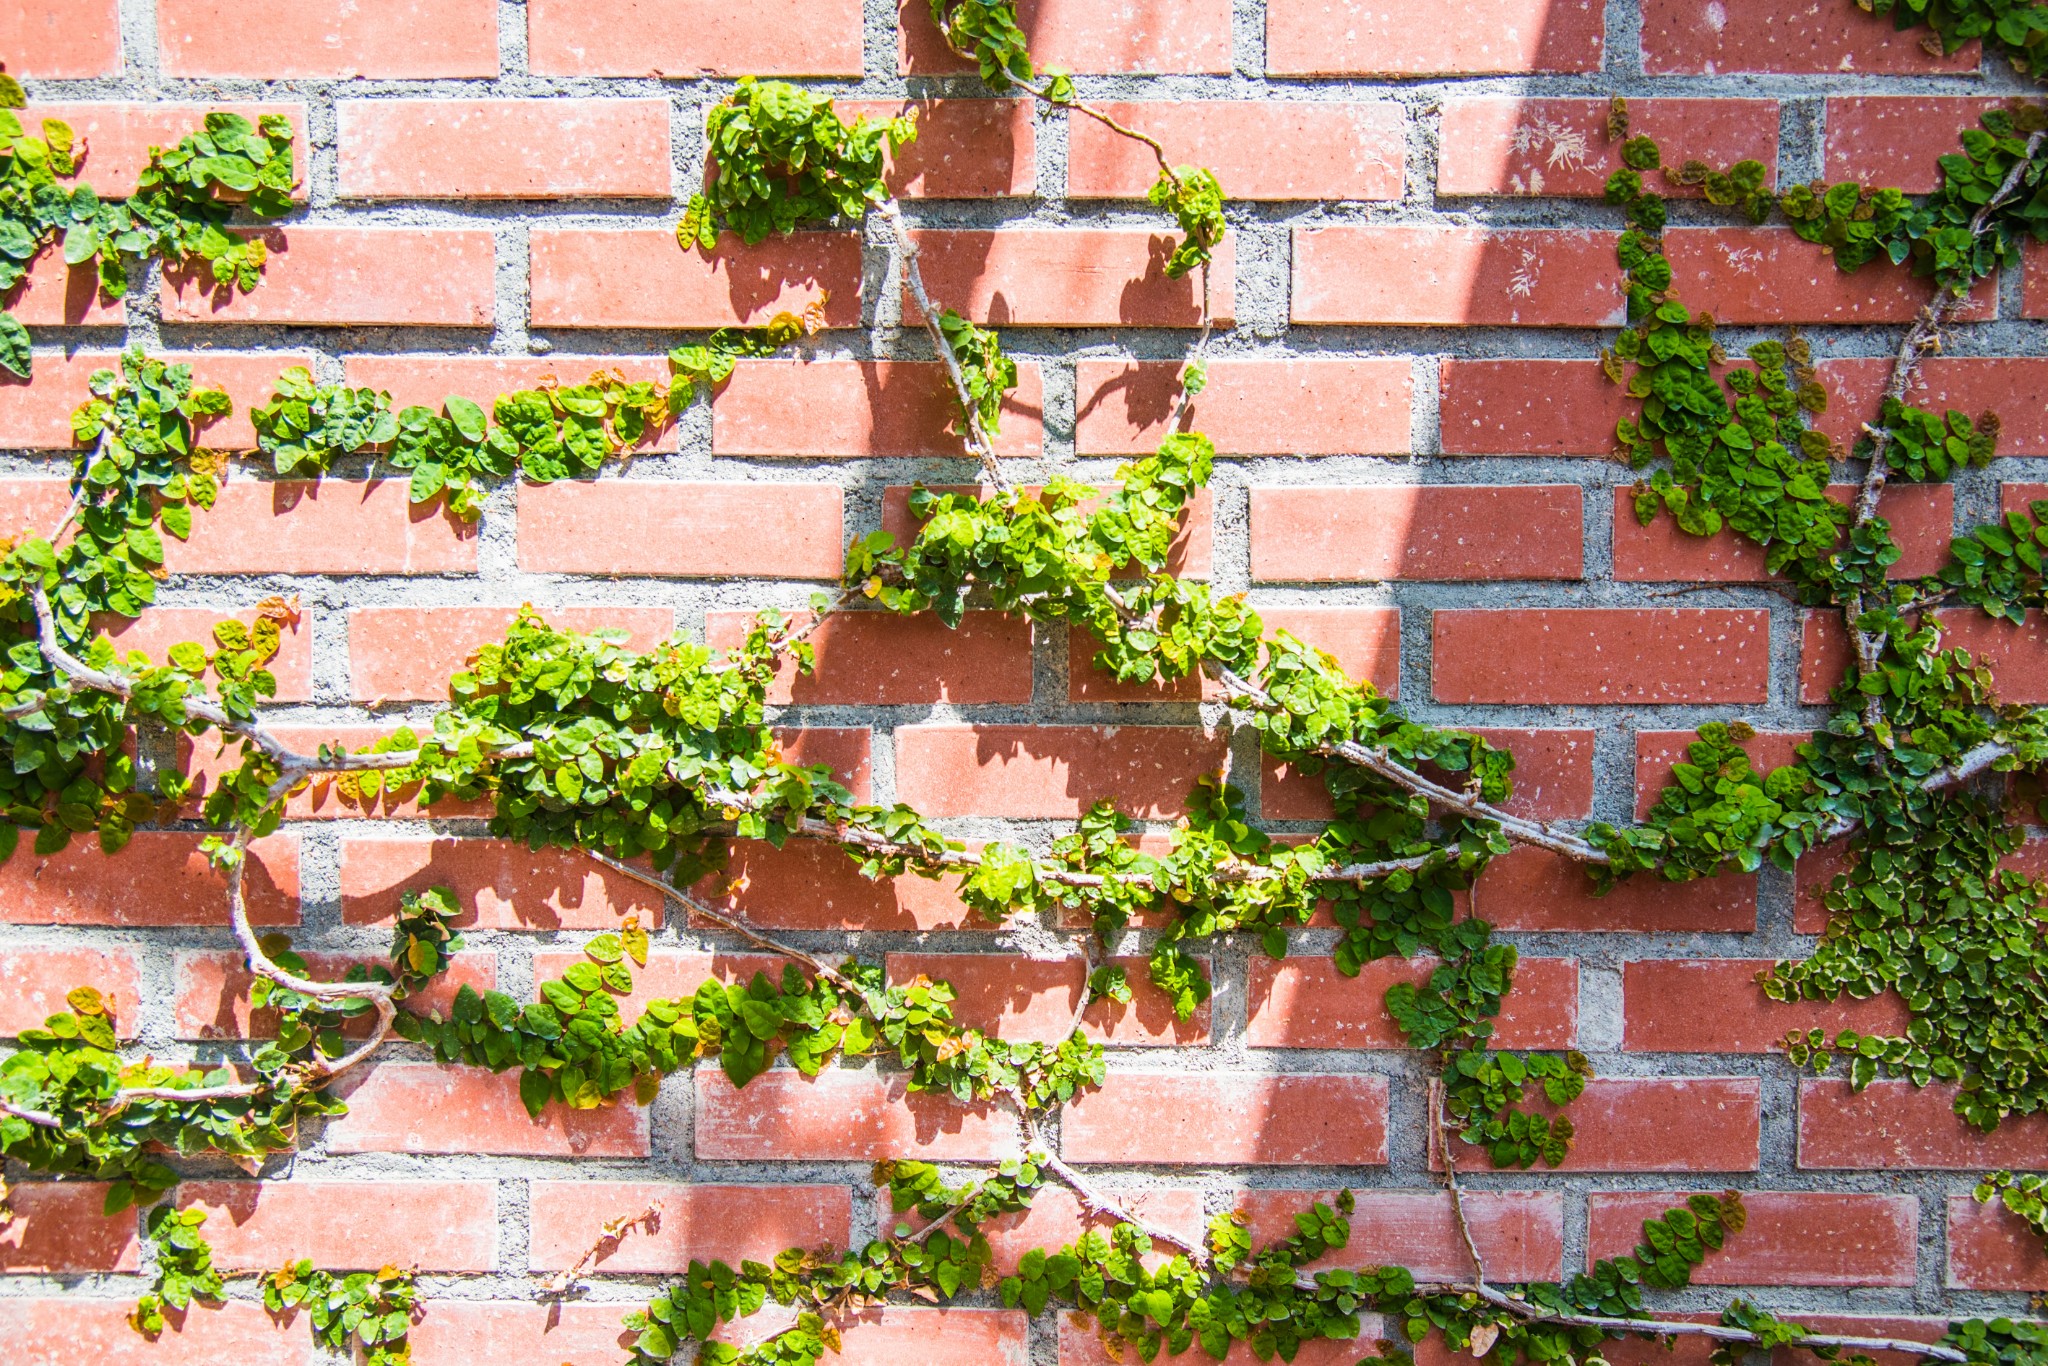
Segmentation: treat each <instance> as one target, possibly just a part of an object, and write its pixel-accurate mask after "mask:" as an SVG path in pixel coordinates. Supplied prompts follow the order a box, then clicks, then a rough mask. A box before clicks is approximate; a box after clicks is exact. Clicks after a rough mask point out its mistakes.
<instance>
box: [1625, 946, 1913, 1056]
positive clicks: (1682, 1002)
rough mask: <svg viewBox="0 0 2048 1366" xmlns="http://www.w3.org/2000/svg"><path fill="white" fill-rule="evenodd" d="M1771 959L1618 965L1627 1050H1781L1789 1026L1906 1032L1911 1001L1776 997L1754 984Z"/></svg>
mask: <svg viewBox="0 0 2048 1366" xmlns="http://www.w3.org/2000/svg"><path fill="white" fill-rule="evenodd" d="M1771 963H1772V960H1771V959H1767V958H1713V959H1704V960H1692V961H1688V960H1665V959H1645V960H1642V961H1639V962H1633V963H1624V964H1622V968H1621V983H1622V985H1621V991H1622V1012H1623V1021H1624V1023H1623V1031H1624V1033H1623V1040H1624V1042H1623V1044H1622V1046H1623V1047H1624V1048H1629V1049H1634V1050H1636V1051H1638V1052H1644V1053H1776V1052H1778V1051H1780V1050H1781V1049H1782V1048H1783V1047H1784V1040H1785V1035H1786V1033H1787V1032H1788V1031H1793V1030H1797V1031H1798V1032H1800V1033H1802V1034H1803V1033H1805V1032H1806V1031H1807V1030H1809V1029H1821V1030H1825V1031H1827V1033H1828V1034H1829V1035H1830V1036H1832V1035H1833V1034H1835V1033H1836V1032H1838V1031H1840V1030H1844V1029H1853V1030H1855V1031H1856V1032H1857V1033H1859V1034H1879V1035H1885V1036H1887V1037H1889V1036H1892V1035H1899V1034H1904V1033H1905V1032H1906V1025H1907V1024H1908V1023H1909V1022H1910V1017H1909V1016H1908V1015H1907V1013H1906V1003H1905V1002H1904V1001H1901V1000H1900V999H1899V998H1898V997H1897V996H1894V995H1893V994H1892V993H1890V992H1886V993H1885V994H1884V995H1882V996H1874V997H1872V998H1870V999H1869V1000H1864V1001H1857V1000H1849V999H1846V998H1845V999H1843V1000H1840V1001H1787V1002H1778V1001H1773V1000H1771V999H1770V998H1769V997H1767V996H1765V995H1764V991H1763V988H1762V987H1761V986H1759V985H1758V984H1757V980H1756V979H1757V974H1758V973H1760V972H1762V971H1764V970H1765V969H1766V968H1768V967H1770V966H1771Z"/></svg>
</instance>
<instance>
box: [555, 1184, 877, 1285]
mask: <svg viewBox="0 0 2048 1366" xmlns="http://www.w3.org/2000/svg"><path fill="white" fill-rule="evenodd" d="M657 1202H658V1203H659V1204H660V1206H661V1208H660V1211H659V1213H658V1214H657V1215H656V1217H655V1219H654V1220H653V1221H652V1224H653V1226H652V1227H651V1228H650V1227H649V1225H648V1224H647V1223H639V1224H635V1225H634V1226H633V1228H632V1230H631V1231H630V1232H628V1233H627V1234H625V1235H624V1236H623V1237H621V1238H619V1239H618V1240H616V1241H615V1242H609V1243H608V1244H607V1250H606V1251H605V1252H604V1253H602V1254H601V1255H599V1256H598V1258H597V1259H596V1260H595V1261H593V1262H592V1263H591V1264H590V1269H591V1271H592V1272H593V1273H596V1274H599V1275H618V1274H621V1273H627V1272H656V1273H661V1272H669V1273H673V1272H680V1271H686V1270H688V1269H689V1266H690V1263H691V1262H692V1261H693V1260H694V1261H702V1262H709V1261H712V1260H714V1259H715V1260H718V1261H722V1262H725V1263H726V1264H728V1265H731V1266H737V1265H739V1263H740V1262H741V1261H742V1260H752V1261H757V1262H768V1261H773V1260H774V1258H775V1255H776V1254H777V1253H779V1252H782V1251H784V1250H785V1249H787V1248H792V1247H816V1246H817V1245H818V1244H819V1243H821V1242H822V1243H826V1244H829V1245H831V1246H833V1247H845V1246H846V1245H847V1244H848V1242H849V1241H851V1237H852V1233H851V1229H852V1221H853V1200H852V1196H851V1193H850V1192H848V1190H847V1189H846V1187H844V1186H706V1185H694V1184H686V1183H683V1182H679V1181H591V1180H584V1181H536V1182H534V1183H533V1211H532V1220H533V1233H532V1237H531V1239H530V1253H529V1262H528V1264H529V1266H530V1267H531V1268H532V1269H533V1270H535V1271H561V1270H566V1269H567V1268H569V1267H571V1266H574V1265H575V1264H576V1261H577V1259H578V1258H580V1257H582V1256H583V1254H584V1253H585V1252H586V1251H588V1250H589V1249H590V1248H591V1247H593V1246H595V1245H597V1244H598V1242H599V1239H600V1238H602V1237H603V1234H604V1228H603V1226H604V1225H605V1224H607V1223H609V1222H611V1221H612V1220H614V1219H623V1218H630V1217H632V1216H634V1215H636V1214H639V1213H640V1212H641V1211H642V1210H645V1209H646V1208H647V1207H648V1206H649V1205H651V1204H655V1203H657Z"/></svg>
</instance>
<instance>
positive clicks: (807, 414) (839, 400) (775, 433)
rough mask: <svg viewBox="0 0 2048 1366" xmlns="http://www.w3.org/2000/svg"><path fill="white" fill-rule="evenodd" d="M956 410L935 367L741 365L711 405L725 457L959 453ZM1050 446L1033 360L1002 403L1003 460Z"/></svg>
mask: <svg viewBox="0 0 2048 1366" xmlns="http://www.w3.org/2000/svg"><path fill="white" fill-rule="evenodd" d="M958 412H959V406H958V404H957V403H956V402H955V400H954V398H953V387H952V384H951V383H950V382H949V381H948V380H947V378H946V369H945V367H944V366H943V365H940V364H939V363H937V362H936V361H930V362H925V361H886V360H885V361H847V360H814V361H785V360H743V361H741V362H740V363H739V364H738V365H736V366H734V367H733V372H732V378H731V379H729V380H727V381H726V383H725V386H724V387H723V388H721V389H720V390H719V391H718V397H717V401H716V402H714V403H713V404H712V405H711V447H712V449H713V450H714V451H715V452H717V453H718V454H719V455H768V456H794V457H798V458H801V459H804V460H817V459H821V458H829V457H833V456H859V457H870V456H953V457H957V456H959V455H960V454H961V452H962V450H963V449H964V448H963V447H962V445H961V439H960V437H959V436H958V435H957V434H956V433H953V432H950V431H948V430H947V427H948V424H950V423H951V422H952V421H953V419H954V417H955V415H956V414H957V413H958ZM1044 440H1045V386H1044V377H1043V373H1042V372H1041V370H1040V369H1039V366H1038V364H1037V363H1036V362H1034V361H1023V362H1020V363H1019V364H1018V366H1017V388H1016V390H1015V391H1014V392H1012V393H1011V394H1010V396H1009V397H1008V398H1006V399H1005V400H1004V401H1003V411H1002V417H1001V419H1000V420H999V421H998V423H997V427H996V432H995V447H996V453H997V454H998V455H1006V456H1007V455H1015V456H1035V455H1037V454H1038V452H1039V449H1040V447H1041V446H1042V445H1043V444H1044Z"/></svg>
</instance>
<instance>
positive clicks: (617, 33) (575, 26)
mask: <svg viewBox="0 0 2048 1366" xmlns="http://www.w3.org/2000/svg"><path fill="white" fill-rule="evenodd" d="M526 22H527V40H526V41H527V48H528V51H529V52H530V53H531V60H532V63H533V70H534V74H535V75H538V76H682V77H695V76H748V75H752V76H858V75H860V28H861V10H860V0H764V2H763V3H760V4H752V5H745V6H742V7H739V8H737V9H736V8H734V7H732V6H730V5H721V4H718V3H717V0H533V3H532V4H531V5H529V6H528V7H527V18H526Z"/></svg>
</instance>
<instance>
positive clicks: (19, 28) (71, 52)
mask: <svg viewBox="0 0 2048 1366" xmlns="http://www.w3.org/2000/svg"><path fill="white" fill-rule="evenodd" d="M120 8H121V7H120V0H16V3H14V4H11V5H9V6H8V7H7V9H6V10H5V11H4V12H0V52H5V53H6V54H7V64H8V66H9V67H11V68H12V72H11V73H10V74H12V75H15V76H34V77H39V78H41V79H43V80H46V81H49V80H62V79H66V78H74V77H79V76H111V75H113V74H114V73H115V72H117V71H119V70H120V69H121V12H120Z"/></svg>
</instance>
